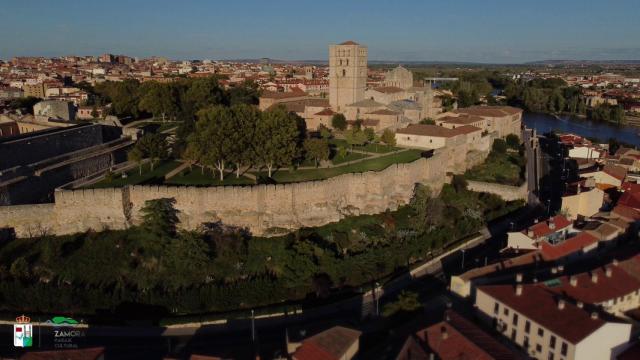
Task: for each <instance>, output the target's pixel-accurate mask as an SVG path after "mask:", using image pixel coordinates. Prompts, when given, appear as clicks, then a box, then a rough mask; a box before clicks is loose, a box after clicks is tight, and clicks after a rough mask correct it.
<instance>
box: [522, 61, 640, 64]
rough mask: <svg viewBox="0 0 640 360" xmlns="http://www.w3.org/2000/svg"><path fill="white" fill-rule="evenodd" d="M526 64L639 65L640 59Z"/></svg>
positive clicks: (534, 62)
mask: <svg viewBox="0 0 640 360" xmlns="http://www.w3.org/2000/svg"><path fill="white" fill-rule="evenodd" d="M525 64H526V65H609V64H614V65H640V60H540V61H531V62H527V63H525Z"/></svg>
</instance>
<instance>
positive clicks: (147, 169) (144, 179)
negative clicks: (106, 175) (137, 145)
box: [87, 161, 180, 188]
mask: <svg viewBox="0 0 640 360" xmlns="http://www.w3.org/2000/svg"><path fill="white" fill-rule="evenodd" d="M179 165H180V162H178V161H165V162H162V163H159V164H156V165H155V166H154V168H153V171H151V165H150V164H145V165H143V166H142V175H140V170H139V168H138V167H137V166H136V167H135V168H134V169H131V170H129V171H128V172H127V177H126V178H124V179H123V178H122V177H120V174H114V175H113V179H112V180H111V181H109V180H107V179H103V180H101V181H100V182H97V183H95V184H91V185H88V186H87V187H88V188H109V187H123V186H125V185H144V184H162V183H163V181H164V176H165V175H166V174H167V173H168V172H170V171H171V170H173V169H175V168H177V167H178V166H179Z"/></svg>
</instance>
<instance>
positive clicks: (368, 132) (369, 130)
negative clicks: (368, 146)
mask: <svg viewBox="0 0 640 360" xmlns="http://www.w3.org/2000/svg"><path fill="white" fill-rule="evenodd" d="M364 135H365V136H366V138H367V141H368V142H372V141H373V140H374V139H375V138H376V132H375V131H374V130H373V129H372V128H365V129H364Z"/></svg>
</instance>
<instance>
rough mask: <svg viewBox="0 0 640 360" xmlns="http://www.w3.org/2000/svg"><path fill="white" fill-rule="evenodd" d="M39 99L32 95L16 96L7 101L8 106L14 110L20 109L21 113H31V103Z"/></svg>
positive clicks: (37, 101) (33, 103) (35, 102)
mask: <svg viewBox="0 0 640 360" xmlns="http://www.w3.org/2000/svg"><path fill="white" fill-rule="evenodd" d="M40 101H41V100H40V99H38V98H37V97H33V96H28V97H23V98H17V99H12V100H11V101H9V104H8V107H9V109H11V110H14V111H20V113H22V114H33V105H35V104H37V103H39V102H40Z"/></svg>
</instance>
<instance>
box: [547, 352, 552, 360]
mask: <svg viewBox="0 0 640 360" xmlns="http://www.w3.org/2000/svg"><path fill="white" fill-rule="evenodd" d="M547 359H549V360H553V353H552V352H549V356H548V357H547Z"/></svg>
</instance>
